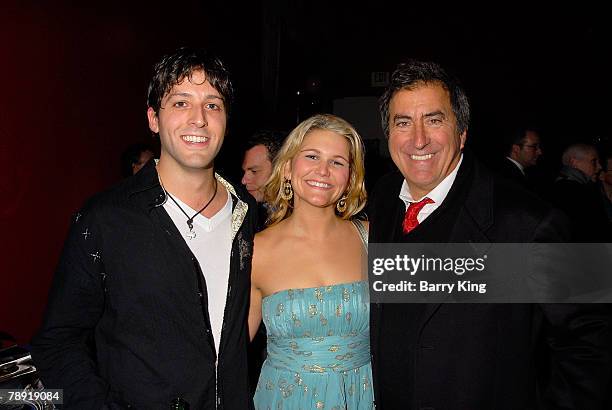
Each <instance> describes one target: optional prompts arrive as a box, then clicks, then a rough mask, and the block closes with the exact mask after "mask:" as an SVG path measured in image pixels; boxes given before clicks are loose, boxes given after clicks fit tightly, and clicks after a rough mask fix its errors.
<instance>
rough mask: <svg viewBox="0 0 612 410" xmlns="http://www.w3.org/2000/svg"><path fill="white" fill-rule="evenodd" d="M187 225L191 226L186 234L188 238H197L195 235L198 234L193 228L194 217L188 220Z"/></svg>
mask: <svg viewBox="0 0 612 410" xmlns="http://www.w3.org/2000/svg"><path fill="white" fill-rule="evenodd" d="M187 226H188V227H189V232H187V235H185V236H186V237H187V239H195V237H196V236H198V235H197V234H196V231H194V230H193V219H188V220H187Z"/></svg>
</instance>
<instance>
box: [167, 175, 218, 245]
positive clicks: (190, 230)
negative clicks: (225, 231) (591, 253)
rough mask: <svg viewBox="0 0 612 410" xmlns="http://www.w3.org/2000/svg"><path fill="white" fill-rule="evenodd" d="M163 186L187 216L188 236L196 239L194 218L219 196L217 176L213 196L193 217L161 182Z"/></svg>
mask: <svg viewBox="0 0 612 410" xmlns="http://www.w3.org/2000/svg"><path fill="white" fill-rule="evenodd" d="M159 182H160V183H161V178H160V179H159ZM161 186H162V189H163V190H164V192H165V193H166V195H168V197H170V199H172V202H174V203H175V204H176V206H178V209H180V210H181V212H182V213H183V214H184V215H185V216H186V217H187V226H188V227H189V233H188V234H187V237H188V238H189V239H194V238H195V237H196V236H197V235H196V232H195V231H194V230H193V219H194V218H195V217H196V216H198V215H199V214H200V213H201V212H203V211H204V210H205V209H206V208H208V205H210V204H211V203H212V201H213V199H215V197H216V196H217V178H215V192H214V193H213V196H212V198H210V199H209V200H208V202H206V205H204V206H203V207H202V209H200V210H199V211H198V212H196V213H195V214H193V216H192V217H191V218H190V217H189V215H188V214H187V212H185V211H184V210H183V208H181V206H180V205H179V204H178V202H177V201H176V199H174V197H173V196H172V195H170V193H169V192H168V191H166V188H164V184H161Z"/></svg>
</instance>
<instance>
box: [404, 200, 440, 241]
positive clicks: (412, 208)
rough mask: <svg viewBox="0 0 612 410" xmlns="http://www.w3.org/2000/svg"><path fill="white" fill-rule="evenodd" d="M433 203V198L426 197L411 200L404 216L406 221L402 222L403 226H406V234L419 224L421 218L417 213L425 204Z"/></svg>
mask: <svg viewBox="0 0 612 410" xmlns="http://www.w3.org/2000/svg"><path fill="white" fill-rule="evenodd" d="M433 203H434V201H433V199H431V198H427V197H425V198H423V199H421V200H420V201H419V202H411V203H410V205H408V209H407V210H406V215H405V216H404V223H403V224H402V228H404V233H405V234H406V233H408V232H410V231H412V230H413V229H414V228H416V227H417V226H419V220H418V219H417V215H418V214H419V212H420V211H421V209H423V207H424V206H425V205H427V204H433Z"/></svg>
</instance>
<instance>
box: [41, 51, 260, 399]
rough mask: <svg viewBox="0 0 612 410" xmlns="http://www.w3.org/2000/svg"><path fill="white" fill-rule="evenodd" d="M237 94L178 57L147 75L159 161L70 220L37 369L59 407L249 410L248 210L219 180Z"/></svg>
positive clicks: (208, 69) (204, 60) (218, 71)
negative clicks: (217, 162)
mask: <svg viewBox="0 0 612 410" xmlns="http://www.w3.org/2000/svg"><path fill="white" fill-rule="evenodd" d="M231 99H232V85H231V82H230V79H229V76H228V73H227V71H226V69H225V67H224V66H223V64H222V62H221V61H220V60H219V59H218V58H216V57H214V56H211V55H210V54H207V53H206V52H204V51H202V50H197V49H187V48H182V49H179V50H177V51H176V52H175V53H173V54H171V55H168V56H166V57H164V58H163V59H162V60H161V61H160V62H159V63H158V64H156V66H155V68H154V74H153V79H152V80H151V83H150V85H149V92H148V101H147V104H148V110H147V117H148V120H149V127H150V128H151V130H152V131H153V132H155V133H157V134H159V137H160V140H161V155H160V159H159V162H158V163H157V164H156V163H155V162H154V161H150V162H149V163H147V165H146V166H145V167H144V168H143V169H142V170H141V171H140V172H139V173H138V174H136V175H135V176H134V177H131V178H128V179H126V180H125V181H123V182H122V183H120V184H119V185H117V186H115V187H114V188H112V189H110V190H108V191H106V192H103V193H100V194H98V195H96V196H94V197H93V198H92V199H90V200H89V201H88V202H87V203H86V205H85V206H84V207H83V209H82V210H80V211H79V213H78V214H77V215H76V217H75V220H74V223H73V225H72V228H71V230H70V234H69V237H68V239H67V242H66V244H65V247H64V251H63V253H62V257H61V259H60V263H59V266H58V270H57V272H56V275H55V278H54V282H53V286H52V289H51V293H50V297H49V305H48V307H47V312H46V316H45V319H44V323H43V325H42V328H41V329H40V331H39V333H38V335H37V336H36V337H35V339H34V341H33V358H34V361H35V363H36V366H37V368H38V369H39V371H40V373H41V375H42V380H43V382H44V384H45V386H46V387H48V388H58V389H63V390H64V403H65V407H64V408H76V409H86V408H87V409H100V408H105V409H123V408H138V409H140V408H146V409H167V408H169V406H170V403H171V402H172V401H175V400H176V399H177V398H180V399H182V400H184V401H186V402H187V403H188V404H189V405H190V408H192V409H213V408H219V409H220V408H223V409H244V408H249V407H251V406H252V404H251V398H250V394H249V389H248V374H247V371H246V367H247V361H246V348H247V340H248V331H247V322H246V318H247V312H248V305H249V304H248V292H249V290H250V268H251V260H250V258H251V253H252V246H253V233H254V226H255V220H256V215H254V214H253V211H254V209H255V201H253V199H252V198H251V196H250V195H248V193H246V191H244V190H243V189H242V187H240V186H233V185H231V184H230V183H228V182H227V181H225V180H224V179H223V178H222V177H221V176H220V175H218V174H216V173H215V172H214V159H215V157H216V155H217V153H218V152H219V150H220V148H221V145H222V143H223V138H224V135H225V129H226V123H227V118H228V113H229V108H230V103H231Z"/></svg>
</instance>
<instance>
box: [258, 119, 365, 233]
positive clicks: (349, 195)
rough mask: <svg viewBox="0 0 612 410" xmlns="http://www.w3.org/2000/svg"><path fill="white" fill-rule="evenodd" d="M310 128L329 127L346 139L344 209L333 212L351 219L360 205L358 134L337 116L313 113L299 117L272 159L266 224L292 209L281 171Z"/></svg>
mask: <svg viewBox="0 0 612 410" xmlns="http://www.w3.org/2000/svg"><path fill="white" fill-rule="evenodd" d="M314 130H324V131H332V132H335V133H337V134H340V135H342V136H343V137H345V138H346V139H347V141H348V142H349V147H350V148H349V181H348V185H347V189H346V191H345V192H344V195H346V210H345V211H344V212H342V213H339V212H338V210H337V209H336V215H338V217H340V218H342V219H351V218H353V217H354V216H355V215H357V213H359V211H361V210H362V209H363V207H364V206H365V203H366V199H367V194H366V190H365V184H364V176H365V168H364V159H363V158H364V149H363V142H362V141H361V137H360V136H359V134H358V133H357V131H356V130H355V128H353V126H352V125H351V124H349V123H348V122H346V121H345V120H343V119H342V118H340V117H336V116H335V115H331V114H317V115H314V116H312V117H310V118H308V119H306V120H304V121H302V122H301V123H300V124H299V125H298V126H297V127H295V128H294V130H293V131H291V133H290V134H289V136H288V137H287V138H286V139H285V142H284V143H283V146H282V147H281V149H280V151H279V152H278V154H277V155H276V158H275V159H274V166H273V169H272V175H270V178H269V179H268V182H267V183H266V188H265V193H264V195H265V201H266V202H267V203H268V204H270V205H271V207H272V212H271V213H270V216H269V217H268V220H267V222H266V224H267V225H268V226H272V225H275V224H277V223H279V222H280V221H282V220H283V219H285V218H288V217H289V216H290V215H291V213H292V212H293V199H291V200H290V201H287V200H286V199H284V198H283V197H282V195H281V192H282V190H283V183H284V181H285V179H284V177H283V173H284V172H283V171H284V169H285V166H286V164H287V163H288V162H291V160H293V158H294V157H295V155H296V154H297V153H298V151H299V149H300V146H301V145H302V143H303V142H304V138H306V135H308V134H309V133H310V132H312V131H314Z"/></svg>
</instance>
